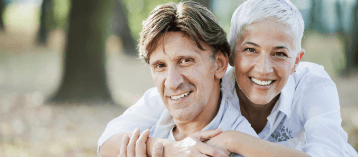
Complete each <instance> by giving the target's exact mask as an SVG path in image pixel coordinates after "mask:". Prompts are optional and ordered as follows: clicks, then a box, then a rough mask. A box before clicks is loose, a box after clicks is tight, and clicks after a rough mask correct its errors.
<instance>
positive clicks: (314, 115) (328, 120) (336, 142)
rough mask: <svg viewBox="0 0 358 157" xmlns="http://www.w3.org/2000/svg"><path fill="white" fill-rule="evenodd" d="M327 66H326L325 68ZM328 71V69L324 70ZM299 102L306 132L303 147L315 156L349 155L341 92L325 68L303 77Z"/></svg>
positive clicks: (306, 151) (296, 95) (302, 123)
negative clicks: (340, 97)
mask: <svg viewBox="0 0 358 157" xmlns="http://www.w3.org/2000/svg"><path fill="white" fill-rule="evenodd" d="M321 70H323V68H322V69H321ZM323 71H324V70H323ZM300 82H301V83H304V84H305V85H304V86H303V87H300V86H298V88H297V90H298V92H297V93H295V97H298V99H296V100H298V104H301V105H298V106H300V109H298V112H300V113H299V114H300V119H301V125H302V126H304V129H305V132H306V144H305V145H304V146H303V147H302V151H303V152H305V153H307V154H309V155H310V156H313V157H321V156H325V157H329V156H334V157H345V156H349V152H348V146H349V144H348V142H347V138H348V137H347V133H346V132H345V131H344V130H343V128H342V127H341V122H342V119H341V115H340V106H339V98H338V92H337V88H336V86H335V84H334V83H333V81H332V80H331V79H330V78H329V76H328V74H327V73H326V72H325V71H324V73H321V72H317V71H316V72H314V73H313V74H312V75H311V76H310V75H308V76H307V77H305V78H302V80H301V81H300Z"/></svg>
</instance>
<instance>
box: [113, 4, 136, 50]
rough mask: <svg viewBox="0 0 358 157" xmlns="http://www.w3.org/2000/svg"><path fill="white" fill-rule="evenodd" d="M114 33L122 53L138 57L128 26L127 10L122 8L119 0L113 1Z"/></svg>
mask: <svg viewBox="0 0 358 157" xmlns="http://www.w3.org/2000/svg"><path fill="white" fill-rule="evenodd" d="M113 12H114V24H113V26H114V33H115V34H116V35H117V36H118V37H119V38H121V40H122V47H123V50H124V53H125V54H127V55H132V56H134V55H138V54H137V50H136V45H137V43H136V41H135V40H134V38H133V36H132V33H131V29H130V28H129V24H128V17H127V13H128V11H127V9H126V7H124V6H123V3H122V2H121V0H115V2H114V7H113Z"/></svg>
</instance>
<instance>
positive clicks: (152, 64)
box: [150, 60, 160, 66]
mask: <svg viewBox="0 0 358 157" xmlns="http://www.w3.org/2000/svg"><path fill="white" fill-rule="evenodd" d="M159 62H160V60H157V61H155V62H153V63H150V66H154V65H156V64H158V63H159Z"/></svg>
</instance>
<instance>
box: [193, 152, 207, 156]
mask: <svg viewBox="0 0 358 157" xmlns="http://www.w3.org/2000/svg"><path fill="white" fill-rule="evenodd" d="M191 156H195V157H209V156H208V155H205V154H203V153H200V152H196V153H194V154H193V155H191Z"/></svg>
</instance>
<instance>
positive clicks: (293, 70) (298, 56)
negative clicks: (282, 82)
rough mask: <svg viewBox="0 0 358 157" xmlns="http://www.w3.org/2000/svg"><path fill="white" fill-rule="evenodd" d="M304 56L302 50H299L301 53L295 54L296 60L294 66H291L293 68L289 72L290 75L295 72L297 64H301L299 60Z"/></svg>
mask: <svg viewBox="0 0 358 157" xmlns="http://www.w3.org/2000/svg"><path fill="white" fill-rule="evenodd" d="M304 54H305V50H304V49H301V51H300V52H299V53H298V54H297V56H296V59H295V65H294V66H293V68H292V70H291V75H292V74H293V73H295V72H296V68H297V66H298V64H299V63H300V62H301V59H302V57H303V55H304Z"/></svg>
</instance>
